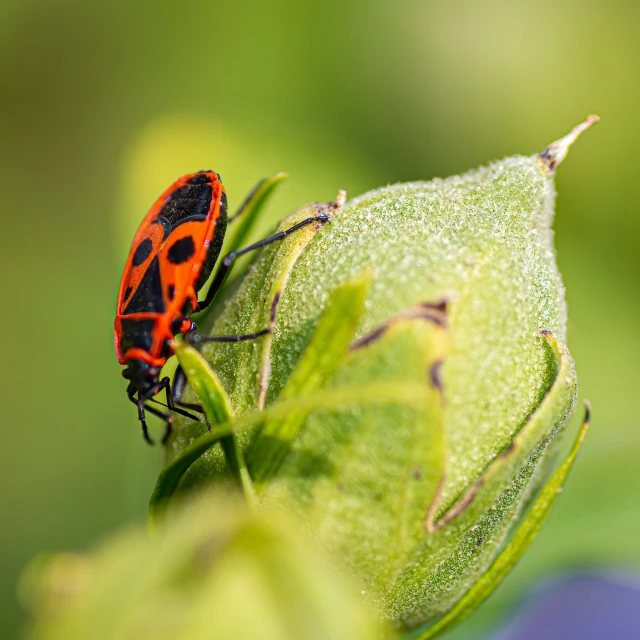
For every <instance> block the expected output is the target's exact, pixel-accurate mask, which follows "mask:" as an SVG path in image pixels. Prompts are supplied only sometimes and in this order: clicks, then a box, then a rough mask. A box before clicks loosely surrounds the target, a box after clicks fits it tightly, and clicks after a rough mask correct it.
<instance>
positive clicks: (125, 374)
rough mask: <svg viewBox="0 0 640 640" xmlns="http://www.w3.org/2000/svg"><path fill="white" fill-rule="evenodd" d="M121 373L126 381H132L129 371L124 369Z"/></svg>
mask: <svg viewBox="0 0 640 640" xmlns="http://www.w3.org/2000/svg"><path fill="white" fill-rule="evenodd" d="M121 373H122V377H123V378H124V379H125V380H131V371H129V369H123V370H122V372H121Z"/></svg>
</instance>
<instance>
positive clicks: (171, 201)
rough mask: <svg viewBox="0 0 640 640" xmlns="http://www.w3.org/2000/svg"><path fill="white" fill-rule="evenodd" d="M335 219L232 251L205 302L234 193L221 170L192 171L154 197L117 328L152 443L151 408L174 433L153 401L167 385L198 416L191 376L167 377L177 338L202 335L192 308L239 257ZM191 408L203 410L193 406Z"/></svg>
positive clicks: (126, 274)
mask: <svg viewBox="0 0 640 640" xmlns="http://www.w3.org/2000/svg"><path fill="white" fill-rule="evenodd" d="M258 186H259V185H258ZM253 193H255V190H254V192H253ZM249 201H250V198H248V199H247V200H246V201H245V204H244V205H243V207H242V208H241V210H240V211H239V212H238V214H236V215H235V216H233V218H232V219H234V218H236V217H237V216H238V215H240V214H241V213H242V211H243V210H244V209H245V208H246V207H247V205H248V203H249ZM328 219H329V217H328V216H326V215H318V216H314V217H311V218H307V219H306V220H303V221H302V222H300V223H298V224H296V225H294V226H292V227H291V228H289V229H286V230H285V231H281V232H279V233H276V234H274V235H272V236H270V237H268V238H265V239H264V240H261V241H260V242H256V243H255V244H252V245H250V246H248V247H245V248H244V249H240V250H238V251H233V252H231V253H229V254H227V255H226V256H225V257H224V258H223V259H222V261H221V264H220V267H219V268H218V271H217V272H216V275H215V277H214V279H213V282H212V284H211V287H210V288H209V290H208V291H207V293H206V295H205V297H204V300H201V301H199V300H198V293H199V292H200V290H201V289H202V287H203V286H204V285H205V283H206V282H207V280H208V279H209V276H210V275H211V273H212V272H213V269H214V267H215V265H216V262H217V260H218V257H219V256H220V252H221V250H222V243H223V241H224V236H225V232H226V229H227V221H228V218H227V196H226V192H225V189H224V186H223V184H222V181H221V180H220V176H219V175H218V174H217V173H215V172H214V171H199V172H198V173H190V174H187V175H185V176H182V177H181V178H179V179H178V180H176V181H175V182H174V183H173V184H172V185H171V186H170V187H169V188H168V189H167V190H166V191H165V192H164V193H163V194H162V195H161V196H160V197H159V198H158V199H157V200H156V201H155V203H154V204H153V206H152V207H151V209H150V210H149V212H148V213H147V215H146V216H145V217H144V219H143V221H142V223H141V225H140V227H139V228H138V231H137V233H136V235H135V237H134V239H133V243H132V244H131V250H130V251H129V256H128V258H127V262H126V264H125V267H124V271H123V274H122V279H121V281H120V289H119V291H118V301H117V304H116V319H115V326H114V334H115V336H114V342H115V349H116V355H117V357H118V362H120V364H122V365H125V366H126V369H124V371H123V372H122V375H123V377H124V378H126V379H127V380H129V385H128V387H127V396H128V398H129V400H131V402H133V403H134V404H136V405H137V407H138V417H139V419H140V422H141V424H142V432H143V435H144V438H145V440H147V442H149V443H151V439H150V438H149V433H148V431H147V424H146V422H145V410H146V411H148V412H149V413H152V414H153V415H156V416H159V417H161V418H163V419H164V420H165V421H166V422H167V431H166V433H165V436H164V438H163V442H165V441H166V439H167V438H168V436H169V434H170V433H171V421H172V417H171V414H170V413H168V412H166V411H161V410H159V409H157V408H156V407H153V406H149V404H148V402H149V401H151V400H152V399H153V397H154V396H155V395H157V394H158V393H160V392H161V391H162V390H163V389H164V390H166V397H167V408H168V409H170V410H171V411H175V412H177V413H180V414H182V415H186V416H188V417H190V418H193V419H194V420H195V419H197V417H196V416H194V415H192V414H191V413H189V412H188V411H185V410H184V409H183V408H180V407H177V406H176V404H180V402H179V400H180V397H181V395H182V391H183V389H184V386H185V382H186V378H185V375H184V372H183V371H182V369H180V368H179V367H178V370H177V371H176V375H175V378H174V381H173V384H172V383H171V380H170V378H168V377H165V378H162V379H160V372H161V370H162V367H163V365H164V364H165V362H166V361H167V359H168V358H169V357H170V356H171V355H172V349H171V347H170V341H171V340H173V339H174V337H175V336H176V334H179V333H184V334H185V336H186V337H187V338H193V337H195V336H196V335H197V326H196V325H195V323H194V322H193V321H192V320H191V319H190V316H191V314H192V313H194V312H195V311H201V310H202V309H204V308H206V307H207V306H209V305H210V304H211V303H212V302H213V300H214V298H215V296H216V294H217V293H218V292H219V291H220V288H221V287H222V285H223V284H224V282H225V279H226V277H227V275H228V274H229V270H230V269H231V267H232V266H233V263H234V261H235V260H236V258H238V257H239V256H241V255H243V254H245V253H248V252H249V251H254V250H255V249H259V248H260V247H264V246H265V245H267V244H270V243H272V242H276V241H277V240H281V239H282V238H284V237H286V236H287V235H289V234H290V233H292V232H294V231H296V230H297V229H299V228H301V227H303V226H305V225H307V224H311V223H313V222H327V221H328ZM229 220H231V219H229ZM269 331H270V329H268V328H266V329H265V328H263V329H261V330H259V331H256V332H255V333H251V334H246V335H232V336H211V337H207V338H199V341H201V342H239V341H241V340H252V339H254V338H258V337H259V336H261V335H264V334H266V333H268V332H269ZM136 395H137V398H136ZM185 406H187V405H185ZM188 407H189V408H190V409H191V410H199V408H198V407H194V406H193V405H188Z"/></svg>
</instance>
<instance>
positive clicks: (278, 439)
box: [247, 278, 369, 492]
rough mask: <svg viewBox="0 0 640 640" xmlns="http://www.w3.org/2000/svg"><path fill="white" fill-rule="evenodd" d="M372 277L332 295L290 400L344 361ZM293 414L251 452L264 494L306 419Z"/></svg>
mask: <svg viewBox="0 0 640 640" xmlns="http://www.w3.org/2000/svg"><path fill="white" fill-rule="evenodd" d="M368 286H369V278H361V279H359V280H357V281H355V282H354V283H348V284H346V285H344V286H342V287H340V288H338V289H336V291H335V292H334V293H333V295H332V296H331V301H330V302H329V305H328V306H327V308H326V309H325V311H324V312H323V314H322V317H321V318H320V322H319V323H318V327H317V329H316V331H315V333H314V335H313V338H312V339H311V342H310V343H309V346H308V348H307V350H306V351H305V353H304V354H303V356H302V358H301V359H300V362H298V364H297V366H296V368H295V370H294V371H293V373H292V374H291V377H290V378H289V381H288V382H287V385H286V386H285V388H284V389H283V390H282V393H281V394H280V397H279V400H280V401H286V400H290V399H292V398H295V397H297V396H301V395H307V394H309V393H312V392H314V391H316V392H318V393H322V387H323V386H324V385H325V383H326V382H327V380H328V379H329V378H331V376H332V375H333V374H334V372H335V371H336V369H337V368H338V367H339V365H340V364H341V363H342V361H343V360H344V358H345V356H346V354H347V351H348V349H349V344H350V343H351V342H352V341H353V336H354V333H355V330H356V328H357V327H358V324H359V323H360V319H361V317H362V314H363V313H364V301H365V298H366V293H367V289H368ZM305 415H306V414H305V412H304V411H292V412H290V413H289V414H288V415H287V416H286V417H285V418H284V419H280V420H268V421H267V422H265V424H264V426H263V427H262V429H261V430H260V433H259V434H258V435H257V437H256V439H255V440H254V442H253V443H252V444H251V446H250V448H249V450H248V452H247V464H248V465H249V468H250V470H251V475H252V476H253V479H254V482H255V485H256V489H257V490H258V491H259V492H261V491H262V490H263V489H264V487H265V486H266V483H267V482H268V481H269V480H270V479H271V477H272V476H273V475H274V473H275V472H276V471H277V470H278V468H279V467H280V464H281V463H282V461H283V459H284V458H285V456H286V455H287V452H288V451H289V449H290V447H291V444H292V442H293V441H294V439H295V438H296V436H297V435H298V430H299V428H300V426H301V425H302V423H303V422H304V418H305Z"/></svg>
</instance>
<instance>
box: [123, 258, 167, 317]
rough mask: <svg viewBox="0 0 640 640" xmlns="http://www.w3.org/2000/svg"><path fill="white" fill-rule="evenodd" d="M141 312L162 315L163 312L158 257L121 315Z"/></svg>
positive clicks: (150, 265)
mask: <svg viewBox="0 0 640 640" xmlns="http://www.w3.org/2000/svg"><path fill="white" fill-rule="evenodd" d="M142 311H151V312H154V313H162V312H163V311H164V299H163V297H162V281H161V279H160V263H159V261H158V256H156V257H155V258H154V259H153V260H152V261H151V263H150V264H149V267H148V269H147V270H146V271H145V274H144V276H143V278H142V280H141V282H140V284H139V285H138V287H137V289H136V290H135V292H134V293H133V296H132V297H131V300H129V302H128V303H127V305H126V307H125V309H124V311H123V315H128V314H129V313H139V312H142Z"/></svg>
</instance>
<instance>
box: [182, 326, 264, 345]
mask: <svg viewBox="0 0 640 640" xmlns="http://www.w3.org/2000/svg"><path fill="white" fill-rule="evenodd" d="M267 333H271V329H270V328H267V329H262V330H261V331H256V332H255V333H245V334H243V335H231V336H207V337H204V338H203V337H202V336H199V335H197V334H196V335H193V336H188V337H187V336H185V338H186V340H187V341H188V342H195V343H201V344H204V343H205V342H243V341H245V340H255V339H256V338H259V337H260V336H264V335H266V334H267Z"/></svg>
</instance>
